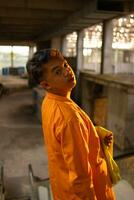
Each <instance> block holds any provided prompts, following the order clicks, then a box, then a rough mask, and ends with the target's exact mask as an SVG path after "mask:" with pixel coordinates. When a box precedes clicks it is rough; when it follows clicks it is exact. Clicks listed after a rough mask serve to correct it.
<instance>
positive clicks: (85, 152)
mask: <svg viewBox="0 0 134 200" xmlns="http://www.w3.org/2000/svg"><path fill="white" fill-rule="evenodd" d="M27 69H28V72H29V74H30V75H31V76H32V77H33V78H34V80H35V81H36V82H37V83H38V84H40V85H41V86H42V87H43V88H44V89H45V90H46V91H47V95H46V97H45V99H44V101H43V103H42V125H43V132H44V138H45V143H46V146H47V151H48V165H49V175H50V182H51V187H52V192H53V197H54V200H114V199H115V197H114V194H113V191H112V184H111V181H110V177H109V174H108V171H107V166H106V162H105V159H104V155H103V152H102V150H101V147H100V139H99V137H98V135H97V132H96V130H95V127H94V125H93V124H92V122H91V120H90V119H89V117H88V116H87V115H86V114H85V112H84V111H83V110H82V109H81V108H79V107H78V105H77V104H75V103H74V102H73V101H72V100H71V98H70V94H71V90H72V89H73V88H74V87H75V85H76V79H75V75H74V73H73V71H72V69H71V67H70V66H69V64H68V63H67V61H66V60H65V59H64V57H63V56H62V54H61V53H60V52H59V51H57V50H55V49H46V50H45V49H44V50H40V51H38V52H37V53H35V54H34V56H33V58H32V59H31V60H30V61H29V62H28V63H27ZM111 139H112V138H111V135H110V136H109V137H107V138H105V142H106V143H107V145H110V143H111Z"/></svg>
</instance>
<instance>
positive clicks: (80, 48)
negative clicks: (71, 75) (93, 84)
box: [76, 31, 84, 75]
mask: <svg viewBox="0 0 134 200" xmlns="http://www.w3.org/2000/svg"><path fill="white" fill-rule="evenodd" d="M77 34H78V36H77V46H76V48H77V49H76V52H77V53H76V55H77V74H78V75H79V71H80V70H82V68H83V34H84V33H83V31H80V32H77Z"/></svg>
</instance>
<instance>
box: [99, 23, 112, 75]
mask: <svg viewBox="0 0 134 200" xmlns="http://www.w3.org/2000/svg"><path fill="white" fill-rule="evenodd" d="M112 42H113V25H112V20H111V21H105V22H104V23H103V33H102V55H101V56H102V57H101V58H102V59H101V60H102V61H101V74H110V73H114V68H113V65H112V64H113V63H112Z"/></svg>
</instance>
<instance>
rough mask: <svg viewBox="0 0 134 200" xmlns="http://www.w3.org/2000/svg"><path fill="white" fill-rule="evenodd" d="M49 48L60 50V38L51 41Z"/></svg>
mask: <svg viewBox="0 0 134 200" xmlns="http://www.w3.org/2000/svg"><path fill="white" fill-rule="evenodd" d="M51 48H54V49H58V50H59V51H61V50H62V39H61V37H55V38H52V40H51Z"/></svg>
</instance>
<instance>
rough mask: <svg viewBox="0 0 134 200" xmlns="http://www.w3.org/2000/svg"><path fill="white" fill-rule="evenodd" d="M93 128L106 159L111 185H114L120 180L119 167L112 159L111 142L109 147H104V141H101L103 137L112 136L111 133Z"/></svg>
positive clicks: (103, 129)
mask: <svg viewBox="0 0 134 200" xmlns="http://www.w3.org/2000/svg"><path fill="white" fill-rule="evenodd" d="M95 128H96V131H97V133H98V135H99V137H100V138H101V144H102V148H103V151H104V154H105V157H106V162H107V166H108V170H109V174H110V178H111V181H112V183H113V184H116V183H117V182H118V181H119V180H120V179H121V176H120V170H119V167H118V165H117V164H116V162H115V161H114V159H113V142H112V143H111V145H110V147H108V146H106V145H105V143H104V140H103V139H104V138H105V136H108V135H110V134H112V132H110V131H109V130H107V129H105V128H103V127H101V126H96V127H95Z"/></svg>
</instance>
